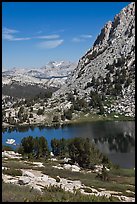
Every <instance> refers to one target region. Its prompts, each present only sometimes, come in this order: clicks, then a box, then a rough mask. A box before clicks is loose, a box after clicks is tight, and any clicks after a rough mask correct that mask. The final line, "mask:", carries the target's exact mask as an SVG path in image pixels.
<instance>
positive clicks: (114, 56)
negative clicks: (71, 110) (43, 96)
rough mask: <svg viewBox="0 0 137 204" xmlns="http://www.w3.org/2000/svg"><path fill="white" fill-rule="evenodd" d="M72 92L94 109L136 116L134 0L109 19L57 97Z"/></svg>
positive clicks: (65, 95)
mask: <svg viewBox="0 0 137 204" xmlns="http://www.w3.org/2000/svg"><path fill="white" fill-rule="evenodd" d="M68 93H72V94H74V97H75V98H76V97H77V98H84V99H85V100H86V102H87V103H88V105H89V107H90V108H91V110H95V109H96V111H98V110H100V108H101V109H102V107H103V112H105V113H111V112H116V113H120V114H125V115H127V116H135V3H130V4H129V5H128V6H127V7H125V8H124V9H122V11H121V12H120V13H119V14H117V15H116V16H115V18H114V21H113V22H111V21H109V22H108V23H107V24H106V25H105V26H104V28H103V29H102V30H101V33H100V34H99V35H98V37H97V39H96V41H95V42H94V44H93V47H92V48H91V49H90V50H89V51H88V52H87V53H86V54H85V55H84V56H83V57H82V58H81V59H80V60H79V62H78V66H77V67H76V69H74V71H72V74H71V75H70V76H69V77H68V79H67V83H66V85H64V86H63V87H62V88H61V89H60V90H58V91H57V92H55V94H54V97H58V98H60V97H61V96H62V95H63V97H66V98H67V94H68Z"/></svg>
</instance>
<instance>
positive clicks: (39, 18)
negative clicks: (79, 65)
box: [2, 2, 129, 69]
mask: <svg viewBox="0 0 137 204" xmlns="http://www.w3.org/2000/svg"><path fill="white" fill-rule="evenodd" d="M128 4H129V2H3V3H2V67H3V68H8V69H9V68H13V67H19V68H21V67H23V68H29V67H41V66H44V65H45V64H47V63H48V62H49V61H51V60H57V61H60V60H69V61H78V60H79V59H80V57H82V56H83V55H84V54H85V52H86V51H87V50H88V49H90V48H91V46H92V45H93V43H94V41H95V39H96V37H97V35H98V34H99V33H100V30H101V29H102V27H103V26H104V25H105V24H106V22H108V21H109V20H111V21H113V19H114V16H115V15H116V14H117V13H119V12H120V11H121V9H123V8H124V7H125V6H126V5H128Z"/></svg>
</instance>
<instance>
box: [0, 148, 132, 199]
mask: <svg viewBox="0 0 137 204" xmlns="http://www.w3.org/2000/svg"><path fill="white" fill-rule="evenodd" d="M2 157H3V160H5V161H8V159H16V160H18V162H19V164H20V163H26V164H27V165H31V166H32V167H35V168H36V167H37V170H35V169H32V168H28V169H26V168H25V169H23V168H22V169H20V170H21V172H22V175H21V176H11V175H8V174H5V173H2V179H3V182H5V183H12V184H15V185H20V186H30V187H31V188H32V189H36V190H38V191H40V192H41V194H42V193H43V188H44V187H45V186H46V187H50V186H58V187H61V188H62V189H64V190H65V191H69V192H72V193H75V191H76V190H79V191H80V192H81V193H82V194H85V195H95V196H106V197H108V198H109V197H111V196H113V197H116V198H118V199H119V200H120V201H121V202H135V198H134V197H127V196H125V195H122V192H119V191H112V190H106V189H105V188H99V189H98V190H97V189H96V188H95V187H94V186H92V187H89V186H86V185H84V184H83V183H82V182H81V181H80V180H71V179H66V178H63V177H59V176H57V177H56V178H53V177H51V176H49V175H47V174H43V173H42V172H41V167H44V164H43V163H42V162H30V161H25V160H24V161H22V160H21V155H20V154H18V153H15V152H13V151H4V152H2ZM50 160H53V161H57V159H56V158H54V157H52V158H51V159H50ZM68 160H69V158H64V164H62V165H61V164H57V165H54V166H52V167H53V168H56V169H62V170H63V169H67V170H69V171H73V172H82V173H83V174H90V173H91V171H88V170H87V171H86V170H82V169H81V168H80V167H79V166H78V165H70V164H67V163H66V162H67V161H68ZM102 168H103V166H102V165H98V166H96V169H95V170H94V171H93V172H95V173H97V172H98V173H100V172H101V171H102ZM7 169H9V168H8V167H6V165H4V166H3V167H2V170H3V171H4V170H7ZM106 169H107V168H106ZM107 171H109V169H107ZM87 189H88V192H87ZM127 193H133V194H134V192H131V191H129V190H127Z"/></svg>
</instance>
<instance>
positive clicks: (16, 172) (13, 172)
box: [3, 168, 22, 176]
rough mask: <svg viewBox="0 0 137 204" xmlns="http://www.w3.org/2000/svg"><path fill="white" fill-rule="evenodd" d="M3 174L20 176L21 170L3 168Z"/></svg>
mask: <svg viewBox="0 0 137 204" xmlns="http://www.w3.org/2000/svg"><path fill="white" fill-rule="evenodd" d="M3 174H8V175H11V176H22V171H21V170H20V169H13V168H10V169H4V170H3Z"/></svg>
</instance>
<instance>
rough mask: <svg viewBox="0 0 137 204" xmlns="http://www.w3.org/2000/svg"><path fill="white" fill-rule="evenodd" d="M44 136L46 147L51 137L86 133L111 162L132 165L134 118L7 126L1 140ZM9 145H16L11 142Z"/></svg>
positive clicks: (77, 135)
mask: <svg viewBox="0 0 137 204" xmlns="http://www.w3.org/2000/svg"><path fill="white" fill-rule="evenodd" d="M27 136H33V137H36V136H38V137H40V136H44V137H46V139H47V141H48V144H49V147H50V141H51V139H53V138H57V139H61V138H66V139H68V138H74V137H88V138H90V139H91V140H92V142H94V143H95V145H97V147H98V148H99V149H100V151H101V152H103V153H105V154H106V155H107V156H108V157H109V158H110V159H111V161H112V162H113V163H115V164H118V165H120V166H121V167H123V168H134V167H135V122H134V121H111V122H110V121H105V122H102V121H101V122H92V123H91V122H90V123H83V124H79V125H71V126H70V125H69V126H65V127H63V128H61V127H60V128H42V127H35V128H28V129H24V128H21V129H15V130H13V131H10V130H6V131H5V132H4V133H3V134H2V144H3V145H7V144H6V140H7V139H11V138H12V139H15V141H16V144H17V145H18V144H20V142H21V140H22V138H23V137H27ZM11 146H12V147H14V148H15V147H16V146H14V145H11Z"/></svg>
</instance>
